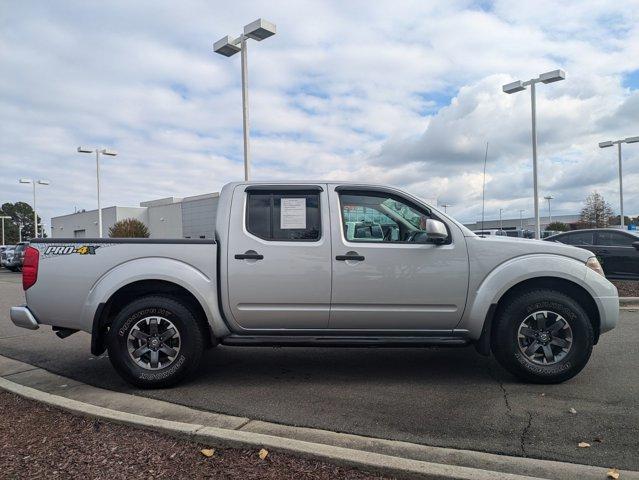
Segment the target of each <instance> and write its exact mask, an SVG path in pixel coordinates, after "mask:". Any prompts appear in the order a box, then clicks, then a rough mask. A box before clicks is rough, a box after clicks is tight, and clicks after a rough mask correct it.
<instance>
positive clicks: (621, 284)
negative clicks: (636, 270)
mask: <svg viewBox="0 0 639 480" xmlns="http://www.w3.org/2000/svg"><path fill="white" fill-rule="evenodd" d="M610 281H611V282H612V283H614V285H615V287H617V290H619V296H620V297H639V280H610Z"/></svg>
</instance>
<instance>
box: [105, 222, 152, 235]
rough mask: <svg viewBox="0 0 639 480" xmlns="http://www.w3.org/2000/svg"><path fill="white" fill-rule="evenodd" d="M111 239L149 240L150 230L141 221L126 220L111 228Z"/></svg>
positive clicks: (116, 223)
mask: <svg viewBox="0 0 639 480" xmlns="http://www.w3.org/2000/svg"><path fill="white" fill-rule="evenodd" d="M109 237H111V238H149V229H148V228H146V225H144V223H142V222H141V221H140V220H136V219H135V218H125V219H124V220H120V221H118V222H115V223H114V224H113V226H112V227H111V228H109Z"/></svg>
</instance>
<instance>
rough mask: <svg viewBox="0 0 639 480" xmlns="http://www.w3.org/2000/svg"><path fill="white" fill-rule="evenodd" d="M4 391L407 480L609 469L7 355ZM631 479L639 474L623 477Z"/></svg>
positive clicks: (209, 440)
mask: <svg viewBox="0 0 639 480" xmlns="http://www.w3.org/2000/svg"><path fill="white" fill-rule="evenodd" d="M0 389H4V390H7V391H9V392H13V393H15V394H18V395H21V396H23V397H25V398H29V399H32V400H36V401H40V402H43V403H46V404H48V405H51V406H55V407H58V408H61V409H64V410H67V411H69V412H72V413H74V414H79V415H84V416H91V417H96V418H101V419H104V420H108V421H112V422H116V423H121V424H126V425H131V426H136V427H140V428H146V429H153V430H157V431H161V432H163V433H166V434H169V435H172V436H176V437H182V438H186V439H190V440H193V441H197V442H201V443H205V444H210V445H214V446H234V447H238V446H240V447H247V446H249V447H256V448H261V447H266V448H269V449H272V450H275V451H282V452H287V453H291V454H295V455H300V456H305V457H311V458H315V459H319V460H325V461H328V462H330V463H333V464H338V465H345V466H352V467H358V468H361V469H363V470H366V471H374V472H380V473H384V474H389V475H393V476H396V477H401V478H425V479H431V478H444V479H471V478H472V479H479V480H482V479H508V480H509V479H513V480H515V479H519V480H521V479H524V478H528V479H530V478H578V479H580V480H587V479H602V478H606V472H607V468H603V467H593V466H588V465H577V464H572V463H564V462H556V461H548V460H536V459H532V458H522V457H512V456H506V455H497V454H490V453H484V452H476V451H470V450H457V449H452V448H441V447H430V446H426V445H419V444H412V443H408V442H401V441H395V440H386V439H376V438H370V437H362V436H358V435H351V434H343V433H336V432H331V431H326V430H318V429H310V428H303V427H293V426H287V425H279V424H274V423H269V422H263V421H258V420H250V419H248V418H244V417H234V416H230V415H222V414H216V413H211V412H205V411H201V410H195V409H191V408H189V407H184V406H181V405H176V404H172V403H169V402H164V401H161V400H155V399H151V398H146V397H140V396H136V395H131V394H127V393H119V392H114V391H111V390H104V389H101V388H97V387H92V386H90V385H86V384H83V383H81V382H77V381H75V380H72V379H69V378H66V377H61V376H59V375H56V374H53V373H50V372H48V371H46V370H43V369H41V368H38V367H35V366H33V365H30V364H28V363H23V362H19V361H17V360H12V359H10V358H7V357H4V356H2V355H0ZM622 475H623V477H622V478H624V479H639V472H630V471H624V472H623V473H622Z"/></svg>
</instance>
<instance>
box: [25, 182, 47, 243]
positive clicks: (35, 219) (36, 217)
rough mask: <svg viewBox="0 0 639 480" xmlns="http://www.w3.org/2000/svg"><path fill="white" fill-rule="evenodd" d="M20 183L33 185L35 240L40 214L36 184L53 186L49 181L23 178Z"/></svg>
mask: <svg viewBox="0 0 639 480" xmlns="http://www.w3.org/2000/svg"><path fill="white" fill-rule="evenodd" d="M19 181H20V183H31V184H33V238H36V237H37V236H38V214H37V212H36V184H37V185H51V182H50V181H49V180H33V179H31V178H21V179H20V180H19Z"/></svg>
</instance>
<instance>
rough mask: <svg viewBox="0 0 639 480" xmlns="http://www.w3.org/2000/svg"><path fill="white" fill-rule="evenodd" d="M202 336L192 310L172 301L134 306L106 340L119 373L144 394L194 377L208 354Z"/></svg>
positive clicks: (123, 312)
mask: <svg viewBox="0 0 639 480" xmlns="http://www.w3.org/2000/svg"><path fill="white" fill-rule="evenodd" d="M204 334H205V332H203V329H202V328H201V326H200V324H199V322H198V321H197V320H196V316H195V313H194V312H193V311H192V310H191V308H190V307H189V306H188V305H185V304H183V303H181V302H180V301H178V300H176V299H173V298H170V297H160V296H148V297H143V298H141V299H139V300H135V301H133V302H131V303H130V304H129V305H127V306H126V307H124V308H123V309H122V310H121V311H120V312H119V313H118V315H117V316H116V317H115V319H114V320H113V323H112V325H111V328H110V330H109V335H108V338H107V348H108V351H109V358H110V360H111V363H112V364H113V367H114V368H115V369H116V371H117V372H118V373H119V374H120V375H121V376H122V377H123V378H124V379H125V380H126V381H127V382H129V383H131V384H133V385H135V386H137V387H141V388H162V387H168V386H171V385H174V384H175V383H177V382H179V381H181V380H182V379H184V378H185V377H187V376H188V375H189V374H191V373H192V372H193V371H194V370H195V369H196V368H197V366H198V364H199V362H200V359H201V357H202V354H203V351H204Z"/></svg>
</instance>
